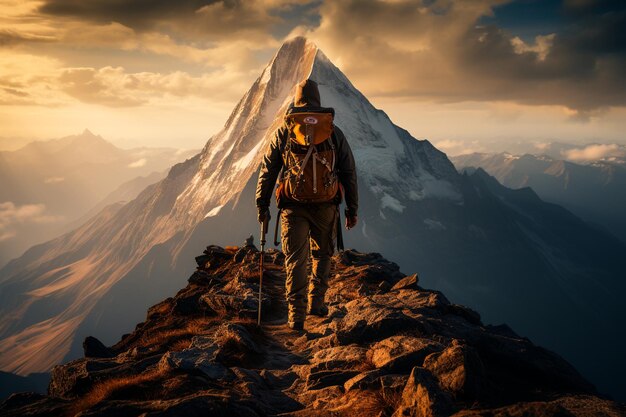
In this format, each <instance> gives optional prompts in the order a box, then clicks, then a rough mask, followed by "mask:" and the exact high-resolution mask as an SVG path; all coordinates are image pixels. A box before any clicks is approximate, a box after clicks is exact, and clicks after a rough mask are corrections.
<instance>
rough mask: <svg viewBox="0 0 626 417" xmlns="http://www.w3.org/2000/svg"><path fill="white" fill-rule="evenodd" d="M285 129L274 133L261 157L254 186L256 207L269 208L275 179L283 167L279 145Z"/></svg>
mask: <svg viewBox="0 0 626 417" xmlns="http://www.w3.org/2000/svg"><path fill="white" fill-rule="evenodd" d="M285 133H286V129H285V128H284V127H281V128H280V129H278V130H277V131H276V133H275V134H274V137H273V138H272V141H271V142H270V147H269V148H268V150H267V152H265V155H264V156H263V161H262V162H261V171H260V172H259V180H258V182H257V186H256V205H257V207H269V205H270V199H271V198H272V191H274V185H276V179H277V178H278V174H279V173H280V169H281V168H282V167H283V157H282V154H281V143H282V141H283V140H284V138H285Z"/></svg>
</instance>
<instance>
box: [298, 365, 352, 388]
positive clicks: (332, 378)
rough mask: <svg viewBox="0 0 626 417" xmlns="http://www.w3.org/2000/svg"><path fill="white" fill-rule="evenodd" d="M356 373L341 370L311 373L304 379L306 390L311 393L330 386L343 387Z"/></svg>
mask: <svg viewBox="0 0 626 417" xmlns="http://www.w3.org/2000/svg"><path fill="white" fill-rule="evenodd" d="M358 373H359V371H343V370H335V371H318V372H311V373H310V374H309V375H308V376H307V378H306V389H307V390H309V391H311V390H316V389H321V388H326V387H330V386H332V385H343V384H344V382H346V381H347V380H349V379H351V378H352V377H354V376H355V375H357V374H358Z"/></svg>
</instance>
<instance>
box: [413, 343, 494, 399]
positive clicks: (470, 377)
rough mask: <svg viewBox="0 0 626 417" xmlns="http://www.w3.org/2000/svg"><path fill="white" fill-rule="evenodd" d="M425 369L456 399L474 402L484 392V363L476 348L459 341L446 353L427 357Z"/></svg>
mask: <svg viewBox="0 0 626 417" xmlns="http://www.w3.org/2000/svg"><path fill="white" fill-rule="evenodd" d="M424 368H426V369H428V370H429V371H430V372H431V373H432V374H433V375H434V376H435V377H436V378H437V379H438V380H439V385H440V386H441V387H442V388H443V389H445V390H447V391H449V392H451V393H452V394H453V395H454V396H455V397H460V398H463V399H466V400H474V399H478V398H479V397H480V395H481V392H482V391H483V388H482V386H483V380H484V378H485V370H484V367H483V363H482V361H481V360H480V357H479V356H478V353H477V352H476V350H475V349H474V348H472V347H471V346H467V345H465V344H463V343H461V342H459V341H458V340H454V341H453V342H452V344H451V345H450V346H449V347H448V348H447V349H445V350H444V351H442V352H436V353H433V354H431V355H429V356H428V357H426V359H425V360H424Z"/></svg>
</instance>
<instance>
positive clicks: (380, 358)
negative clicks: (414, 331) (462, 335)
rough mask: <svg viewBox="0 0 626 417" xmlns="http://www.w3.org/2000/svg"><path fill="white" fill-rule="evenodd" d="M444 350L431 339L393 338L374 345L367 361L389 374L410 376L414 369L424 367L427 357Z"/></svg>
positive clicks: (401, 336)
mask: <svg viewBox="0 0 626 417" xmlns="http://www.w3.org/2000/svg"><path fill="white" fill-rule="evenodd" d="M443 348H444V347H443V346H442V345H441V344H440V343H438V342H435V341H433V340H431V339H425V338H420V337H415V336H404V335H400V336H391V337H388V338H387V339H384V340H381V341H380V342H377V343H375V344H374V345H372V347H370V349H369V351H368V352H367V359H368V360H369V361H370V362H371V363H372V364H373V365H374V366H375V367H376V368H385V370H386V371H387V372H390V373H406V374H409V373H410V372H411V370H412V369H413V367H415V366H422V364H423V362H424V359H425V358H426V356H428V355H430V354H431V353H433V352H436V351H441V350H443Z"/></svg>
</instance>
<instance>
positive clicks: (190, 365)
mask: <svg viewBox="0 0 626 417" xmlns="http://www.w3.org/2000/svg"><path fill="white" fill-rule="evenodd" d="M158 368H159V370H162V371H164V372H170V371H175V370H198V371H200V372H202V373H203V374H204V375H206V376H207V377H208V378H209V379H212V380H218V381H230V380H232V379H233V377H234V376H233V373H232V372H231V371H230V370H229V369H228V368H227V367H225V366H224V365H222V364H221V363H219V362H217V361H216V360H215V351H214V350H212V349H209V350H204V349H198V348H190V349H185V350H182V351H180V352H167V353H166V354H165V355H163V357H162V358H161V360H160V361H159V364H158Z"/></svg>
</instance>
